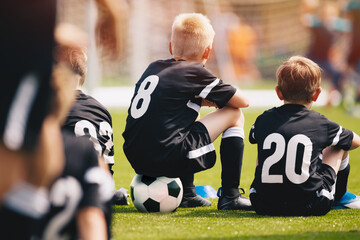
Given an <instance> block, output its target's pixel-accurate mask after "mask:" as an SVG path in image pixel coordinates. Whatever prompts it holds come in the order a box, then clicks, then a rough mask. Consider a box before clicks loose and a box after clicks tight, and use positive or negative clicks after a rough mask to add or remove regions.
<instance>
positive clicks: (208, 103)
mask: <svg viewBox="0 0 360 240" xmlns="http://www.w3.org/2000/svg"><path fill="white" fill-rule="evenodd" d="M201 106H206V107H215V108H218V106H217V105H216V103H213V102H211V101H209V100H206V99H202V102H201Z"/></svg>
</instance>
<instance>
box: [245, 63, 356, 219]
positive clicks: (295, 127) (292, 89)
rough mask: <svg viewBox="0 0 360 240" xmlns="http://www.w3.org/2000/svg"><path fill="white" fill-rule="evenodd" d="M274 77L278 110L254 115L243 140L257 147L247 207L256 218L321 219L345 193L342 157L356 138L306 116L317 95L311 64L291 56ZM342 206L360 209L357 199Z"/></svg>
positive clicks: (346, 172) (347, 167)
mask: <svg viewBox="0 0 360 240" xmlns="http://www.w3.org/2000/svg"><path fill="white" fill-rule="evenodd" d="M276 76H277V86H276V88H275V90H276V93H277V96H278V97H279V99H280V100H283V101H284V105H283V106H281V107H275V108H272V109H270V110H268V111H265V112H264V113H263V114H262V115H260V116H259V117H258V118H257V120H256V122H255V124H254V125H253V127H252V129H251V130H250V135H249V139H250V142H251V143H256V144H257V147H258V162H257V167H256V171H255V179H254V181H253V183H252V186H251V189H250V200H251V203H252V205H253V207H254V209H255V211H256V212H257V213H258V214H262V215H280V216H291V215H292V216H308V215H324V214H326V213H327V212H328V211H330V209H331V208H332V206H333V203H334V201H339V200H340V199H342V197H343V196H344V194H345V193H346V188H347V179H348V175H349V171H350V165H349V155H348V153H347V151H348V150H352V149H355V148H357V147H358V146H359V145H360V138H359V136H358V135H357V134H355V133H353V132H352V131H350V130H348V129H345V128H342V127H341V126H339V125H338V124H336V123H335V122H332V121H330V120H328V119H327V118H326V117H324V116H322V115H320V114H319V113H317V112H315V111H310V108H311V107H312V104H313V102H314V101H316V100H317V98H318V96H319V94H320V92H321V87H320V82H321V72H320V68H319V67H318V65H317V64H316V63H314V62H313V61H311V60H309V59H307V58H304V57H299V56H294V57H291V58H290V59H288V60H287V61H285V62H284V63H283V64H282V65H281V66H280V67H279V68H278V70H277V73H276ZM346 195H352V194H351V193H347V194H346ZM346 195H345V196H344V197H347V196H346ZM352 196H354V195H352ZM340 202H343V201H340ZM343 204H345V205H346V203H343ZM346 206H347V207H352V208H360V198H359V197H355V196H354V198H353V199H351V201H350V202H349V203H348V205H346Z"/></svg>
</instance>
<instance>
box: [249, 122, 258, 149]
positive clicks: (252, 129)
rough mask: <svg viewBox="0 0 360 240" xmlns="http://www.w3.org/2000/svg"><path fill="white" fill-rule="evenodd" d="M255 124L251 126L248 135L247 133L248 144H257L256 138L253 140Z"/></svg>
mask: <svg viewBox="0 0 360 240" xmlns="http://www.w3.org/2000/svg"><path fill="white" fill-rule="evenodd" d="M255 124H256V122H255V123H254V125H252V127H251V129H250V133H249V142H250V143H252V144H255V143H257V141H256V138H255Z"/></svg>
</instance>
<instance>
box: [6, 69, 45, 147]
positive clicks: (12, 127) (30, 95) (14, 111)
mask: <svg viewBox="0 0 360 240" xmlns="http://www.w3.org/2000/svg"><path fill="white" fill-rule="evenodd" d="M38 85H39V83H38V79H37V78H36V77H35V75H31V74H30V75H27V76H25V77H24V78H23V79H22V80H21V83H20V85H19V87H18V89H17V90H16V93H15V98H14V100H13V102H12V103H11V107H10V109H9V114H8V118H7V120H6V125H5V132H4V144H5V145H6V146H7V147H8V148H9V149H11V150H18V149H19V148H20V147H21V146H22V144H23V142H24V137H25V131H26V126H27V121H28V118H29V114H30V110H31V105H32V104H33V102H34V99H35V96H36V93H37V91H38V88H39V86H38Z"/></svg>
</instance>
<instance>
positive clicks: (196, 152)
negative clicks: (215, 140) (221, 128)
mask: <svg viewBox="0 0 360 240" xmlns="http://www.w3.org/2000/svg"><path fill="white" fill-rule="evenodd" d="M212 151H215V147H214V144H212V143H210V144H208V145H205V146H203V147H201V148H198V149H195V150H191V151H190V152H188V154H187V155H186V157H187V158H188V159H194V158H198V157H200V156H202V155H205V154H207V153H209V152H212Z"/></svg>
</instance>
